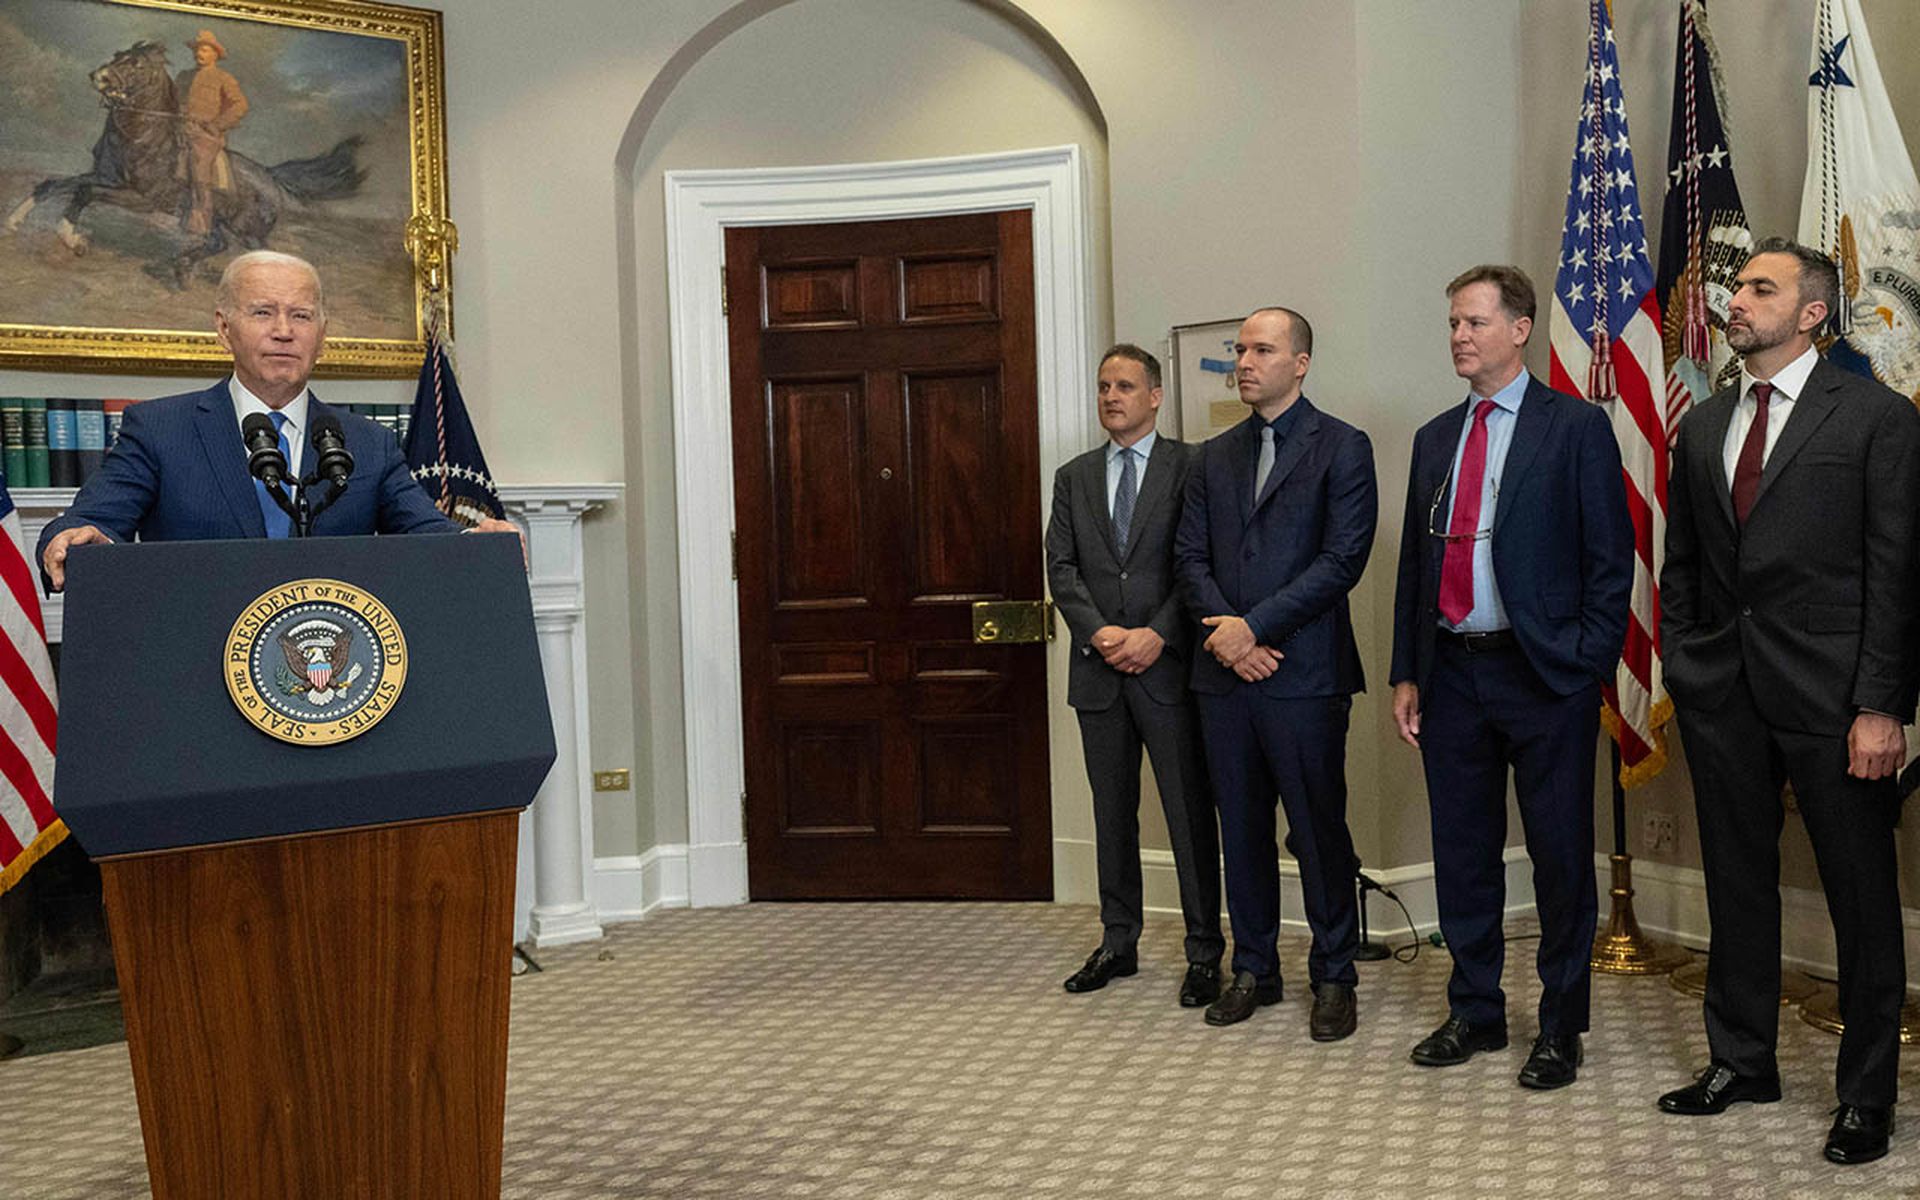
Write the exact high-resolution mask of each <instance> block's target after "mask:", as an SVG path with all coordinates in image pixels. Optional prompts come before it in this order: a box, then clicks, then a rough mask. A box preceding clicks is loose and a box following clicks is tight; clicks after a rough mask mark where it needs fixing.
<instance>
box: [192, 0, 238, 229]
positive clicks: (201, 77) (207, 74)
mask: <svg viewBox="0 0 1920 1200" xmlns="http://www.w3.org/2000/svg"><path fill="white" fill-rule="evenodd" d="M187 48H188V49H189V50H192V51H193V61H194V62H195V63H197V64H199V65H198V66H197V67H196V68H195V69H194V70H191V71H183V72H181V75H180V79H179V81H178V86H179V89H180V96H181V100H180V114H181V128H182V130H183V131H184V134H185V139H184V147H183V150H182V153H181V168H180V173H181V174H182V175H183V176H185V178H186V180H187V183H188V186H189V187H190V188H191V190H192V201H193V202H192V205H191V207H189V208H188V209H187V214H186V217H185V218H184V219H183V220H182V222H181V227H182V228H183V229H185V230H186V231H187V232H188V233H191V234H206V233H208V232H210V231H211V230H212V229H213V193H214V192H215V191H216V190H217V191H222V192H226V191H231V190H233V172H232V170H231V169H230V168H229V167H228V165H227V131H228V130H230V129H232V128H233V127H234V126H235V125H238V124H239V123H240V118H242V117H244V116H246V115H247V98H246V96H244V95H242V94H241V92H240V83H239V81H238V80H236V79H234V77H233V76H232V75H229V74H228V73H227V72H226V71H225V70H224V69H222V68H220V67H218V66H216V65H214V64H216V63H217V62H219V60H221V59H223V58H225V57H226V56H227V48H226V47H225V46H222V45H221V44H220V39H219V38H217V37H215V36H213V31H212V30H210V29H202V30H201V31H200V34H199V36H198V37H195V38H194V39H193V40H192V41H191V42H188V43H187Z"/></svg>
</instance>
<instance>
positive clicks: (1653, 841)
mask: <svg viewBox="0 0 1920 1200" xmlns="http://www.w3.org/2000/svg"><path fill="white" fill-rule="evenodd" d="M1673 847H1674V830H1673V814H1672V813H1666V812H1650V813H1648V814H1646V816H1645V817H1644V818H1643V819H1642V821H1641V825H1640V848H1641V849H1643V850H1649V851H1668V852H1671V851H1672V850H1673Z"/></svg>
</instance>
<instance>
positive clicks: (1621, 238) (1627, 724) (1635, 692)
mask: <svg viewBox="0 0 1920 1200" xmlns="http://www.w3.org/2000/svg"><path fill="white" fill-rule="evenodd" d="M1588 8H1589V17H1588V32H1587V76H1586V92H1585V95H1584V96H1583V97H1582V100H1581V103H1580V124H1579V128H1578V130H1577V131H1576V132H1575V143H1574V151H1573V172H1572V181H1571V184H1570V186H1569V187H1568V189H1567V216H1566V226H1565V229H1564V230H1563V231H1562V234H1561V240H1560V271H1559V274H1558V276H1556V278H1555V279H1554V284H1553V312H1552V314H1551V315H1550V318H1549V325H1548V328H1549V333H1550V340H1551V342H1552V349H1553V377H1552V384H1553V387H1554V388H1555V389H1556V390H1558V391H1561V392H1567V393H1570V394H1572V395H1575V396H1583V397H1585V398H1586V399H1588V400H1591V401H1593V402H1594V403H1596V404H1603V405H1605V406H1606V407H1607V410H1608V413H1609V415H1610V416H1611V418H1612V421H1613V433H1614V436H1615V437H1616V438H1618V439H1619V441H1620V459H1621V463H1622V471H1623V474H1624V475H1625V476H1626V484H1627V506H1628V507H1629V508H1630V509H1631V510H1632V513H1633V527H1634V541H1635V545H1636V548H1637V550H1638V554H1637V556H1636V561H1635V563H1634V571H1633V611H1632V615H1631V618H1630V619H1629V620H1628V622H1627V644H1626V649H1625V650H1624V651H1623V652H1622V654H1621V659H1620V664H1619V666H1618V667H1617V668H1616V669H1615V672H1614V683H1613V685H1612V686H1610V687H1607V688H1606V689H1605V698H1606V705H1607V709H1606V712H1605V713H1604V714H1603V719H1604V721H1605V723H1606V726H1607V728H1608V730H1609V731H1610V732H1611V733H1612V734H1613V736H1614V738H1615V739H1616V740H1617V741H1618V742H1619V743H1620V762H1621V767H1620V780H1621V783H1622V784H1624V785H1626V786H1628V787H1631V786H1633V785H1634V784H1637V783H1641V782H1644V781H1645V780H1647V779H1649V778H1651V777H1652V776H1653V775H1655V774H1656V773H1658V772H1659V770H1660V769H1661V768H1662V767H1663V766H1665V765H1666V755H1665V752H1664V748H1663V746H1662V738H1661V734H1660V732H1659V731H1660V728H1661V726H1662V725H1664V724H1665V723H1666V722H1667V721H1668V720H1669V719H1670V718H1671V717H1672V715H1673V704H1672V702H1671V701H1670V700H1668V699H1667V692H1666V688H1665V686H1664V685H1663V684H1662V683H1661V680H1660V646H1659V633H1658V630H1659V627H1660V591H1659V579H1660V560H1661V558H1662V556H1663V543H1664V542H1665V540H1666V532H1667V428H1666V421H1665V414H1664V405H1663V402H1662V394H1661V393H1662V390H1663V389H1662V388H1661V387H1660V386H1659V383H1658V381H1659V380H1660V379H1661V377H1662V376H1663V375H1664V374H1665V371H1664V370H1663V369H1662V363H1661V354H1660V302H1659V300H1658V299H1657V298H1656V297H1655V296H1654V291H1653V265H1652V263H1651V262H1649V261H1648V258H1647V235H1646V228H1645V225H1644V223H1643V222H1642V220H1641V210H1640V198H1639V189H1638V188H1637V187H1636V186H1635V184H1634V174H1633V150H1632V149H1631V147H1630V146H1629V144H1628V139H1627V105H1626V101H1625V100H1624V99H1623V98H1622V96H1621V91H1620V60H1619V58H1618V57H1617V56H1616V54H1615V53H1614V45H1613V23H1612V21H1611V19H1610V18H1609V16H1608V13H1607V9H1606V6H1605V5H1604V4H1602V3H1601V0H1589V5H1588Z"/></svg>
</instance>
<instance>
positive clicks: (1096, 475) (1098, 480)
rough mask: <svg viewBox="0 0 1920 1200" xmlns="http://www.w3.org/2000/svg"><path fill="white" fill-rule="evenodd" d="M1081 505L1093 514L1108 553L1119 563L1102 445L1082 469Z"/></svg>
mask: <svg viewBox="0 0 1920 1200" xmlns="http://www.w3.org/2000/svg"><path fill="white" fill-rule="evenodd" d="M1080 495H1081V503H1083V504H1085V505H1086V506H1087V511H1088V512H1090V513H1092V514H1093V523H1094V524H1095V525H1097V526H1099V527H1100V533H1101V535H1102V537H1103V544H1104V545H1105V546H1106V548H1107V553H1108V554H1109V555H1111V556H1112V557H1113V559H1114V560H1115V561H1116V562H1117V561H1119V558H1120V554H1119V551H1118V550H1117V549H1116V548H1115V546H1114V541H1113V514H1112V513H1111V512H1109V511H1108V509H1107V448H1106V446H1104V445H1102V446H1101V447H1100V448H1099V449H1098V450H1095V451H1094V452H1093V453H1091V454H1089V455H1087V456H1086V458H1085V459H1084V460H1083V465H1082V466H1081V468H1080Z"/></svg>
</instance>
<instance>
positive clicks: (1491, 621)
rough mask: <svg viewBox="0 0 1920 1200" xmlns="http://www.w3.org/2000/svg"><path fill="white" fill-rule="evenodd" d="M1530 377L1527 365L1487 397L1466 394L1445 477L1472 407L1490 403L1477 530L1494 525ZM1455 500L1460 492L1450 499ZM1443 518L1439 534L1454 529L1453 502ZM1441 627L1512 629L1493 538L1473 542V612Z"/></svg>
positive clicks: (1462, 447)
mask: <svg viewBox="0 0 1920 1200" xmlns="http://www.w3.org/2000/svg"><path fill="white" fill-rule="evenodd" d="M1532 379H1533V376H1531V375H1529V374H1528V373H1527V370H1526V368H1525V367H1522V368H1521V369H1520V374H1519V375H1517V376H1515V377H1514V380H1513V382H1512V383H1509V384H1508V385H1507V386H1505V387H1503V388H1501V389H1500V390H1499V391H1497V392H1495V393H1494V394H1493V395H1491V396H1475V395H1472V394H1471V393H1469V394H1468V396H1467V416H1466V419H1465V420H1464V421H1462V422H1461V425H1460V441H1459V443H1458V444H1456V445H1455V446H1454V448H1453V470H1452V471H1451V472H1450V473H1449V474H1448V475H1447V479H1448V481H1449V483H1448V486H1449V487H1451V486H1452V482H1451V481H1453V480H1455V479H1458V478H1459V477H1460V456H1461V455H1463V454H1465V453H1466V452H1467V435H1468V434H1469V433H1471V432H1472V431H1473V410H1474V409H1476V408H1478V407H1480V401H1481V400H1491V401H1493V405H1494V408H1493V411H1492V412H1490V413H1488V414H1487V471H1486V474H1485V475H1483V476H1481V479H1480V524H1479V527H1480V529H1492V528H1493V517H1494V511H1495V506H1496V504H1497V503H1498V501H1499V498H1500V477H1501V476H1502V475H1503V474H1505V473H1506V467H1507V447H1509V446H1511V445H1512V444H1513V427H1514V425H1515V424H1516V423H1518V422H1519V420H1520V402H1521V400H1523V399H1525V397H1526V394H1527V384H1528V383H1530V382H1531V381H1532ZM1458 500H1459V497H1458V496H1455V497H1454V501H1455V502H1457V501H1458ZM1438 515H1439V516H1440V517H1441V518H1442V519H1443V520H1442V524H1441V525H1440V526H1439V529H1440V530H1441V532H1443V533H1444V532H1445V531H1447V530H1448V529H1451V528H1452V527H1453V505H1452V504H1451V503H1450V504H1449V505H1448V506H1447V510H1446V511H1445V512H1444V513H1441V514H1438ZM1440 628H1442V629H1451V630H1453V631H1454V632H1456V633H1489V632H1492V631H1493V630H1496V629H1510V628H1512V623H1511V622H1509V621H1508V620H1507V609H1506V606H1505V605H1503V604H1502V603H1500V586H1499V582H1498V581H1497V580H1496V579H1495V578H1494V576H1493V539H1492V538H1490V537H1483V538H1477V539H1475V541H1474V543H1473V611H1472V612H1470V613H1468V614H1467V619H1466V620H1464V621H1462V622H1460V623H1459V624H1458V625H1449V624H1448V623H1447V621H1446V619H1445V618H1444V617H1443V618H1441V621H1440Z"/></svg>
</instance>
